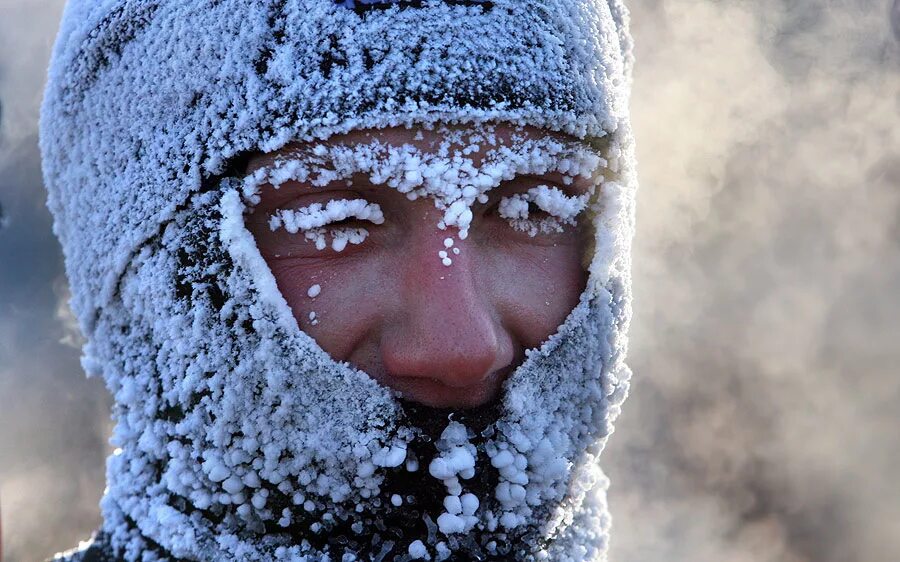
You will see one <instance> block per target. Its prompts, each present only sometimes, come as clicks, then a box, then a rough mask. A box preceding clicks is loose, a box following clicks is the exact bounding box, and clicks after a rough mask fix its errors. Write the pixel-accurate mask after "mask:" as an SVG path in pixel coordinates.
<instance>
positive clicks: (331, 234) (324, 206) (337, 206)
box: [268, 198, 384, 254]
mask: <svg viewBox="0 0 900 562" xmlns="http://www.w3.org/2000/svg"><path fill="white" fill-rule="evenodd" d="M381 224H384V213H383V212H382V210H381V206H380V205H378V204H377V203H374V202H370V201H368V200H366V199H361V198H355V199H350V198H341V199H330V200H328V201H327V202H314V203H310V204H308V205H304V206H298V207H292V208H288V209H277V210H275V211H274V212H272V213H271V214H270V215H269V217H268V229H269V230H270V231H271V232H272V233H275V234H276V235H277V234H278V233H280V232H281V233H284V234H287V235H290V236H291V237H292V238H294V237H296V236H302V239H301V240H302V241H304V242H305V243H306V244H305V245H310V244H312V245H313V246H314V248H315V250H317V251H319V252H321V251H324V250H327V249H329V248H330V249H331V250H332V251H334V252H342V251H344V250H345V249H346V248H347V246H348V245H359V244H362V243H363V242H364V241H365V240H366V238H368V237H369V229H370V228H372V227H373V226H377V225H381ZM285 242H287V244H286V245H288V246H291V247H292V249H293V250H294V251H296V250H298V249H300V250H302V249H305V247H304V244H302V243H301V244H300V246H301V247H300V248H297V247H296V246H297V244H296V242H295V240H294V239H291V240H287V241H285ZM288 253H289V254H291V253H293V252H288Z"/></svg>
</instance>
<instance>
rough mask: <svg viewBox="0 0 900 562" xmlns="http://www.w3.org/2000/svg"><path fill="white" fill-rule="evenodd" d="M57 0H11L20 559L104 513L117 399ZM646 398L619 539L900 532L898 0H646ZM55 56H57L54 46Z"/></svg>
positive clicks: (614, 469) (775, 550) (8, 404)
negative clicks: (43, 103) (58, 208)
mask: <svg viewBox="0 0 900 562" xmlns="http://www.w3.org/2000/svg"><path fill="white" fill-rule="evenodd" d="M62 4H63V2H62V1H61V0H29V1H28V2H25V1H23V0H0V13H2V14H3V17H2V18H0V103H2V104H3V109H4V115H3V123H2V125H0V127H2V128H0V133H2V136H0V193H2V196H3V204H4V206H5V207H4V208H5V211H6V215H7V217H8V224H7V227H6V228H5V229H3V230H2V231H0V294H3V295H4V297H3V299H0V500H2V514H3V530H4V541H3V546H4V548H5V558H4V559H5V560H6V561H7V562H17V561H20V560H27V561H30V560H40V559H42V558H44V557H47V556H49V555H51V554H52V553H54V552H56V551H58V550H61V549H65V548H69V547H72V546H74V545H75V544H76V543H77V542H78V539H83V538H86V537H87V536H88V535H89V534H90V532H91V531H92V530H93V529H94V528H95V527H96V526H97V524H98V523H99V516H98V508H97V502H98V501H99V497H100V494H101V493H102V489H103V470H104V469H103V458H104V456H105V455H106V454H107V453H108V450H107V449H108V447H107V445H106V444H105V442H106V438H107V435H108V432H109V422H108V407H109V399H108V397H107V396H106V393H105V391H104V390H103V388H102V384H101V383H100V381H97V380H85V379H84V377H83V374H82V372H81V369H80V367H79V365H78V352H77V349H76V348H77V345H78V336H77V332H76V331H75V329H74V320H73V319H72V317H71V314H70V313H69V312H68V310H67V308H66V307H65V305H64V303H65V300H66V289H65V282H64V278H63V275H62V266H61V256H60V252H59V248H58V245H57V244H56V242H55V240H54V239H53V237H52V234H51V233H50V218H49V216H48V214H47V212H46V210H45V209H44V207H43V201H44V193H43V191H42V190H41V187H40V171H39V161H38V156H37V147H36V120H37V110H38V106H39V96H40V89H41V86H42V83H43V80H44V72H45V61H46V60H47V59H48V57H49V50H50V45H51V43H52V39H53V35H54V33H55V31H56V26H57V22H58V18H59V16H60V13H61V9H62ZM631 7H632V24H633V31H634V33H635V36H636V42H637V57H638V66H637V69H636V77H635V78H636V82H635V92H634V99H633V106H632V107H633V115H634V119H635V127H636V132H637V135H638V152H639V157H640V173H641V180H642V188H641V193H640V197H639V209H638V212H639V216H638V220H639V222H638V225H639V227H638V228H639V232H638V238H637V241H636V249H635V259H634V264H635V294H636V315H635V318H634V322H633V328H632V352H631V363H632V366H633V368H634V370H635V373H636V384H635V386H634V391H633V394H632V397H631V398H630V400H629V402H628V403H627V406H626V407H625V409H624V414H623V417H622V418H621V420H620V423H619V428H618V433H617V435H616V436H615V437H614V438H613V439H612V441H611V444H610V447H609V450H608V451H607V453H606V454H605V455H604V456H605V459H606V460H605V462H606V463H607V469H608V472H609V473H610V476H611V477H612V479H613V489H612V495H611V503H612V509H613V514H614V516H615V529H614V534H613V552H612V555H611V560H613V561H615V562H653V561H657V560H659V561H662V560H666V561H670V562H671V561H684V562H688V561H690V562H713V561H715V562H722V561H727V562H745V561H746V562H751V561H752V562H776V561H777V562H845V561H847V560H865V561H867V562H889V561H892V560H894V559H895V557H896V553H897V552H900V501H898V498H900V480H898V479H897V478H896V469H895V467H896V466H900V432H898V431H897V428H898V427H900V408H898V407H897V404H898V403H900V377H897V376H896V375H897V366H898V365H900V346H898V345H897V342H898V341H900V298H898V296H897V295H898V289H900V251H898V250H900V190H898V189H897V186H898V185H900V127H898V124H900V120H898V113H900V42H898V41H896V40H895V39H894V37H892V26H893V30H894V33H895V34H896V35H897V36H898V38H900V6H898V3H896V2H895V3H894V5H893V6H892V5H891V2H890V1H889V0H852V1H851V0H835V1H833V2H827V3H826V2H820V1H816V0H757V1H756V2H744V1H738V0H733V1H718V2H713V1H712V0H637V1H632V2H631ZM35 61H40V62H39V63H35Z"/></svg>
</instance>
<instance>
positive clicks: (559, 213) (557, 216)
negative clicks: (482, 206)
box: [499, 185, 591, 237]
mask: <svg viewBox="0 0 900 562" xmlns="http://www.w3.org/2000/svg"><path fill="white" fill-rule="evenodd" d="M590 197H591V192H587V193H584V194H583V195H578V196H569V195H566V194H565V192H563V191H562V190H561V189H559V188H557V187H551V186H547V185H539V186H537V187H532V188H531V189H529V190H528V191H527V192H525V193H517V194H516V195H511V196H508V197H504V198H502V199H501V200H500V204H499V214H500V216H501V217H502V218H504V219H506V220H507V221H508V222H509V224H510V225H511V226H512V227H513V228H514V229H516V230H518V231H520V232H526V233H528V235H529V236H532V237H533V236H537V235H538V234H549V233H552V232H562V230H563V226H565V225H574V224H575V219H576V218H577V217H578V215H579V214H580V213H581V212H582V211H583V210H584V209H585V207H586V206H587V202H588V199H589V198H590ZM531 203H534V204H535V205H537V206H538V208H540V209H541V210H542V211H544V212H545V213H547V214H548V215H550V216H549V217H545V218H542V219H533V218H529V216H528V208H529V206H530V204H531Z"/></svg>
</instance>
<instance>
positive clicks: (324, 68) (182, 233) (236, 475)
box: [41, 0, 636, 562]
mask: <svg viewBox="0 0 900 562" xmlns="http://www.w3.org/2000/svg"><path fill="white" fill-rule="evenodd" d="M363 5H365V6H363ZM630 61H631V54H630V38H629V36H628V33H627V12H626V11H625V10H624V7H623V6H622V5H621V4H620V3H619V2H616V1H611V2H603V1H596V0H583V1H565V0H556V1H544V2H537V1H513V0H497V1H493V2H484V3H473V2H466V3H460V2H442V1H441V2H439V1H433V2H431V1H423V2H416V3H411V2H400V3H390V4H387V5H385V3H368V2H355V3H352V2H332V1H328V0H295V1H274V0H271V1H265V2H263V1H252V2H247V1H241V2H237V1H229V0H218V1H212V0H209V1H201V2H191V3H184V2H175V1H170V2H162V1H122V0H118V1H103V2H97V1H90V2H88V1H79V0H74V1H70V2H69V3H68V4H67V7H66V12H65V14H64V17H63V23H62V28H61V31H60V35H59V38H58V40H57V45H56V48H55V51H54V57H53V60H52V61H51V68H50V72H49V81H48V86H47V92H46V97H45V102H44V106H43V112H42V122H41V148H42V152H43V156H44V174H45V181H46V184H47V187H48V191H49V206H50V208H51V211H52V212H53V214H54V218H55V225H54V226H55V230H56V233H57V235H58V236H59V238H60V240H61V242H62V245H63V249H64V252H65V256H66V267H67V273H68V276H69V279H70V283H71V287H72V293H73V300H72V304H73V307H74V309H75V312H76V314H77V315H78V317H79V319H80V321H81V325H82V328H83V330H84V331H85V335H86V336H87V339H88V344H87V345H86V347H85V350H84V358H83V365H84V367H85V369H86V371H87V372H88V373H89V374H99V375H102V376H103V378H104V380H105V381H106V383H107V386H108V388H109V389H110V391H111V392H112V393H113V395H114V398H115V409H114V413H113V414H114V418H115V420H116V427H115V431H114V435H113V443H114V444H115V445H116V447H117V449H116V452H115V454H114V455H113V456H112V457H111V458H110V459H109V461H108V466H107V478H108V490H107V493H106V494H105V496H104V499H103V501H102V511H103V516H104V524H103V527H102V533H103V536H104V544H108V545H109V548H110V549H112V551H113V552H114V554H115V556H116V557H118V558H122V559H125V560H166V559H184V560H298V561H299V560H307V561H313V560H315V561H319V560H340V561H342V562H351V561H353V560H385V561H387V560H393V561H406V560H414V559H430V560H472V559H476V557H477V558H480V559H485V560H554V561H555V560H559V561H573V562H574V561H581V560H602V559H604V558H605V551H606V545H607V540H608V529H609V515H608V513H607V510H606V502H605V490H606V486H607V481H606V478H605V477H604V476H603V474H602V472H601V471H600V468H599V465H598V463H597V459H598V457H599V455H600V452H601V450H602V448H603V444H604V443H605V440H606V437H607V436H608V435H609V433H610V432H611V431H612V422H613V421H614V419H615V417H616V416H617V415H618V412H619V406H620V404H621V402H622V400H623V399H624V398H625V395H626V394H627V390H628V380H629V378H630V372H629V370H628V368H627V366H626V365H625V363H624V358H625V350H626V346H627V337H626V332H627V325H628V319H629V317H630V255H629V249H630V243H631V236H632V232H633V211H634V190H635V188H636V181H635V176H634V168H633V142H632V139H631V133H630V128H629V125H628V119H627V106H628V86H629V79H630V77H629V73H630ZM493 122H504V123H508V124H513V125H531V126H535V127H541V128H544V129H548V130H551V131H558V132H562V133H567V134H568V135H571V136H573V137H575V138H577V139H582V140H584V141H594V140H596V139H603V143H602V145H603V146H604V149H603V153H602V154H600V155H595V158H593V159H583V162H590V165H589V166H588V168H589V171H590V172H592V173H594V172H596V178H597V189H596V191H595V194H594V196H592V197H591V200H590V201H589V202H588V201H578V202H577V203H578V204H577V205H575V203H576V202H570V201H566V200H564V199H563V198H560V197H559V196H558V194H554V193H552V192H551V191H550V190H546V189H545V190H540V189H539V190H536V191H535V192H534V193H529V194H527V196H525V199H527V200H525V199H523V200H522V201H513V202H511V203H509V204H508V205H507V208H506V209H505V211H504V212H505V213H506V214H508V215H509V218H510V220H522V221H524V220H526V218H527V217H524V216H523V207H522V204H525V203H529V202H537V203H538V204H543V205H545V206H547V207H548V208H552V209H554V210H555V211H556V212H558V213H559V214H560V216H562V217H570V218H571V216H574V213H576V211H584V213H585V214H584V215H583V216H584V217H586V218H584V220H591V221H592V223H593V227H594V228H593V231H594V239H593V244H592V247H591V249H590V250H591V253H590V255H589V256H588V260H587V261H588V262H589V264H590V276H589V280H588V284H587V287H586V289H585V291H584V293H583V294H582V296H581V299H580V302H579V304H578V305H577V306H576V308H575V309H574V310H573V311H572V312H571V314H570V315H569V316H568V318H567V319H566V321H565V322H564V324H563V325H562V326H560V327H559V329H558V331H557V333H556V334H554V335H553V336H551V338H550V339H549V340H548V341H547V342H545V343H544V344H543V345H542V346H541V348H540V349H535V350H530V351H529V352H528V353H527V356H526V360H525V362H524V364H523V365H521V366H519V367H518V368H517V369H516V370H515V371H514V372H513V373H512V374H511V375H510V378H509V380H508V382H507V384H506V385H505V386H504V389H503V393H502V397H501V399H500V402H499V404H497V405H495V407H494V409H493V410H492V412H491V413H490V415H488V416H486V418H479V417H478V416H477V415H474V414H473V415H471V416H469V415H468V414H461V415H460V416H458V417H456V418H454V419H445V420H439V422H438V423H437V424H436V425H434V427H426V426H427V425H428V424H427V423H424V422H423V417H422V416H421V415H420V414H419V413H417V409H416V407H415V406H414V405H410V404H407V403H404V402H403V401H401V400H399V399H398V397H397V396H396V395H395V394H394V393H393V392H391V391H389V390H388V389H386V388H384V387H381V386H379V385H378V384H376V383H375V382H374V381H373V380H372V379H370V378H369V377H368V376H367V375H366V374H365V373H362V372H359V371H357V370H355V369H353V368H352V367H350V366H349V365H347V364H344V363H339V362H335V361H333V360H332V359H331V358H330V357H329V356H328V355H327V354H326V353H325V352H324V351H323V350H322V349H321V348H320V347H319V346H318V345H317V344H316V343H315V342H314V341H313V340H312V339H311V338H310V337H309V336H307V335H306V334H305V333H304V332H303V331H302V330H301V329H300V327H299V326H298V325H297V322H296V320H295V319H294V316H293V314H292V312H291V310H290V309H289V307H288V305H287V303H286V302H285V301H284V299H283V297H282V296H281V294H280V293H279V291H278V289H277V286H276V284H275V280H274V278H273V276H272V274H271V272H270V271H269V270H268V268H267V267H266V264H265V262H264V260H263V259H262V257H261V256H260V253H259V251H258V249H257V248H256V245H255V242H254V240H253V237H252V236H251V235H250V233H249V232H248V231H247V229H246V228H245V227H244V214H245V213H246V212H247V210H248V207H249V206H252V204H253V197H254V192H253V189H254V185H258V181H259V180H263V179H264V180H265V181H271V180H272V178H273V177H274V176H273V174H274V175H275V176H277V175H278V174H281V175H282V176H280V177H287V176H289V175H291V174H293V175H294V176H296V175H297V174H301V173H304V172H303V170H304V169H305V168H303V165H306V164H308V162H307V163H306V164H303V165H300V164H298V163H297V162H287V163H284V164H285V166H283V167H281V168H278V167H277V166H276V167H275V168H273V169H269V170H264V171H262V172H260V174H261V177H258V178H255V179H254V178H249V179H248V178H242V177H241V174H240V173H238V171H236V170H235V169H233V168H232V164H233V163H234V162H235V161H236V157H238V156H240V155H242V154H245V153H247V152H252V151H270V150H275V149H277V148H280V147H281V146H283V145H285V144H286V143H287V142H289V141H293V140H314V139H327V138H328V137H330V136H332V135H334V134H336V133H341V132H346V131H349V130H353V129H357V128H380V127H387V126H394V125H406V126H440V125H442V124H458V123H467V124H471V125H475V126H476V128H478V127H481V128H484V129H485V130H486V131H489V129H490V123H493ZM541 150H543V151H544V152H540V151H537V152H535V156H534V158H535V159H536V160H531V161H530V160H527V159H526V163H527V162H532V164H534V162H537V163H540V162H542V161H546V158H548V157H547V151H548V150H550V149H548V148H547V147H543V148H541ZM352 152H353V151H352V150H351V151H350V154H349V155H346V156H347V158H348V159H350V160H351V161H352V162H353V163H354V165H355V166H357V168H358V169H362V168H365V166H364V164H365V158H364V156H365V155H363V156H360V155H359V154H355V153H352ZM388 152H390V151H388ZM334 154H337V153H334ZM332 155H333V154H332ZM514 156H515V155H514V154H507V155H505V156H503V158H505V160H504V159H503V158H501V161H502V162H503V163H504V165H510V164H509V163H510V162H513V161H514ZM542 159H543V160H542ZM519 163H520V164H521V161H520V162H519ZM460 165H462V166H465V162H462V164H460ZM332 167H335V166H332ZM360 167H362V168H360ZM376 168H377V167H376ZM376 168H371V169H368V171H369V172H372V173H375V172H377V171H378V170H377V169H376ZM423 170H424V168H423ZM477 172H479V173H480V171H477ZM266 174H269V175H267V176H266ZM262 176H265V177H262ZM404 177H406V176H404ZM501 179H502V178H500V177H498V178H495V180H496V181H497V182H499V181H500V180H501ZM491 181H494V180H491ZM492 186H493V184H492V185H487V186H486V187H485V189H490V188H491V187H492ZM391 187H393V188H399V184H398V186H391ZM465 187H466V186H465V185H462V184H459V185H455V186H454V187H453V189H455V190H456V191H453V193H464V192H465ZM386 188H388V187H386ZM476 191H477V190H476ZM424 195H426V196H429V197H433V198H435V201H436V205H438V207H439V208H442V209H443V210H445V217H450V218H449V219H448V220H447V224H445V225H444V226H445V227H446V228H447V229H448V233H451V232H455V233H458V234H459V238H460V239H462V238H463V236H462V231H463V230H464V226H465V220H466V215H465V212H464V211H465V209H463V208H461V207H459V206H457V207H456V208H454V207H453V205H454V204H456V203H457V202H449V203H448V204H447V205H446V207H445V208H443V207H440V202H439V201H440V197H438V196H437V195H438V194H437V193H436V192H431V193H425V194H424ZM477 195H478V194H477V193H475V194H474V195H473V197H476V198H477ZM466 197H469V195H466ZM469 204H471V202H470V203H469ZM582 207H583V208H582ZM334 212H335V213H338V209H334ZM354 212H359V213H363V212H364V213H368V214H367V216H377V213H375V211H374V210H372V209H368V210H366V209H355V210H354ZM284 218H286V217H283V218H282V225H283V223H284V220H283V219H284ZM291 219H294V220H296V217H291ZM563 220H568V219H563ZM573 220H574V219H573ZM310 224H312V223H310ZM276 226H277V225H276ZM295 226H296V225H295ZM521 226H522V228H527V227H528V225H527V224H526V223H522V225H521ZM531 226H534V225H531ZM298 228H299V227H298ZM535 230H536V232H538V231H539V230H540V228H538V227H535ZM538 235H539V234H538ZM448 236H449V234H448ZM451 242H452V239H451ZM451 247H452V244H451V245H448V246H447V249H448V250H449V249H450V248H451ZM451 256H452V254H448V255H446V256H442V259H444V260H447V261H449V262H450V263H449V264H448V263H446V262H445V265H448V267H451V266H452V265H451V264H452V257H451ZM314 289H315V290H314ZM320 290H321V291H326V290H339V287H329V286H324V287H319V286H315V287H311V288H310V293H309V295H310V297H311V298H313V297H314V293H316V292H318V291H320ZM485 420H486V421H485ZM297 537H303V539H302V540H299V539H297Z"/></svg>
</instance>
